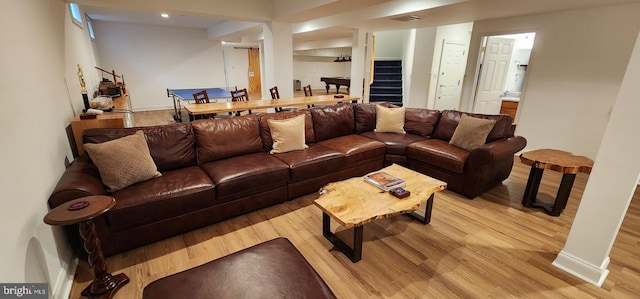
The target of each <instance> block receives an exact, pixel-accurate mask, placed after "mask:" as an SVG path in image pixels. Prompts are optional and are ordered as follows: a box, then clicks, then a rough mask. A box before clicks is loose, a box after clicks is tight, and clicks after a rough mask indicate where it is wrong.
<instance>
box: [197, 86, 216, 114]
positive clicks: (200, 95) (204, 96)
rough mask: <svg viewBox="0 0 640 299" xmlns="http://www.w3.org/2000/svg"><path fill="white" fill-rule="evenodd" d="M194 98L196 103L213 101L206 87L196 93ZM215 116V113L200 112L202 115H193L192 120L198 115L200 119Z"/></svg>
mask: <svg viewBox="0 0 640 299" xmlns="http://www.w3.org/2000/svg"><path fill="white" fill-rule="evenodd" d="M193 99H194V100H195V101H196V104H204V103H211V101H210V100H209V94H208V93H207V91H206V90H205V89H203V90H201V91H198V92H196V93H194V94H193ZM215 116H216V114H215V113H211V114H200V115H194V116H193V117H191V120H194V119H196V117H197V118H199V119H208V118H214V117H215Z"/></svg>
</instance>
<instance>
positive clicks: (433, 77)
mask: <svg viewBox="0 0 640 299" xmlns="http://www.w3.org/2000/svg"><path fill="white" fill-rule="evenodd" d="M472 29H473V23H460V24H453V25H446V26H438V27H437V29H436V37H435V43H434V45H433V50H432V53H433V59H432V60H431V62H430V63H429V64H426V65H425V66H426V67H430V70H431V72H430V74H429V76H430V77H429V79H428V81H426V82H427V83H428V86H429V89H428V95H427V104H426V107H427V108H430V109H433V107H434V105H435V99H436V87H437V86H436V85H437V84H438V73H439V72H440V59H441V57H442V46H443V45H444V41H445V40H448V41H455V42H461V43H464V44H465V45H467V47H468V45H469V41H470V40H471V30H472ZM467 52H468V48H467ZM467 57H469V56H467ZM460 79H462V78H460Z"/></svg>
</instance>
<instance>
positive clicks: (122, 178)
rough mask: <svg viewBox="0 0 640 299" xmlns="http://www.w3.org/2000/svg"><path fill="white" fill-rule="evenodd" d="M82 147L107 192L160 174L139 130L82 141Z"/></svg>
mask: <svg viewBox="0 0 640 299" xmlns="http://www.w3.org/2000/svg"><path fill="white" fill-rule="evenodd" d="M84 150H85V151H86V152H87V153H88V154H89V157H90V158H91V160H92V161H93V164H95V165H96V167H98V171H99V172H100V177H101V178H102V183H103V184H105V185H106V186H107V188H108V191H109V192H115V191H118V190H121V189H124V188H126V187H128V186H131V185H133V184H135V183H139V182H142V181H146V180H149V179H151V178H155V177H159V176H161V174H160V172H158V168H157V167H156V164H155V162H153V158H151V153H150V152H149V146H148V145H147V140H146V139H145V138H144V133H143V132H142V131H137V132H136V133H135V134H133V135H129V136H125V137H122V138H118V139H114V140H111V141H107V142H103V143H86V144H85V145H84Z"/></svg>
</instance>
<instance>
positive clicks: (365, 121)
mask: <svg viewBox="0 0 640 299" xmlns="http://www.w3.org/2000/svg"><path fill="white" fill-rule="evenodd" d="M376 105H383V106H384V107H396V106H395V105H390V104H389V103H381V104H376V103H363V104H357V105H355V106H354V111H355V119H356V133H358V134H360V133H364V132H370V131H373V129H375V128H376ZM439 119H440V111H439V110H429V109H423V108H406V111H405V114H404V130H405V131H406V132H407V133H409V134H414V135H419V136H423V137H429V136H431V134H432V133H433V129H434V128H435V126H436V124H437V123H438V120H439Z"/></svg>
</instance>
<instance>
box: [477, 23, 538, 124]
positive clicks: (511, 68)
mask: <svg viewBox="0 0 640 299" xmlns="http://www.w3.org/2000/svg"><path fill="white" fill-rule="evenodd" d="M534 41H535V32H528V33H518V34H508V35H495V36H485V37H483V40H482V44H481V49H480V55H479V56H478V65H479V66H478V69H479V72H478V77H477V78H476V82H475V94H474V99H473V103H474V104H473V112H475V113H484V114H507V115H509V116H511V118H512V119H513V122H514V123H515V122H516V116H517V110H518V106H519V103H520V100H521V99H522V98H524V86H525V84H524V82H525V78H526V73H527V68H528V67H529V58H530V56H531V50H532V49H533V44H534Z"/></svg>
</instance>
